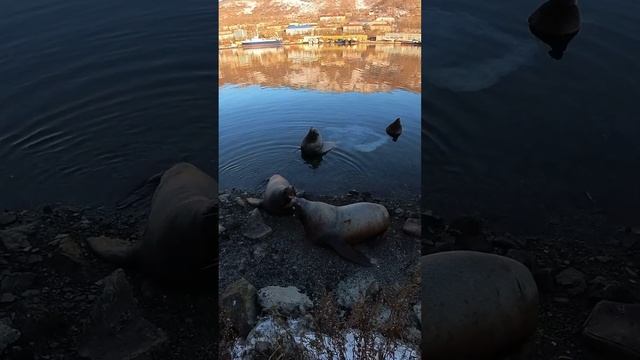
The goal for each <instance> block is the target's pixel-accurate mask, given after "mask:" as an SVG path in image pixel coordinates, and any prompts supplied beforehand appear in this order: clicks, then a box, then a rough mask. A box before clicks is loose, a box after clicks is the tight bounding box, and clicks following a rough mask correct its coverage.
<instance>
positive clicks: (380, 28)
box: [367, 21, 393, 34]
mask: <svg viewBox="0 0 640 360" xmlns="http://www.w3.org/2000/svg"><path fill="white" fill-rule="evenodd" d="M367 29H368V30H369V31H371V32H374V33H376V34H383V33H387V32H391V31H393V27H392V26H391V25H390V24H389V23H387V22H385V21H370V22H368V23H367Z"/></svg>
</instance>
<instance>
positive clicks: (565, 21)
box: [529, 0, 580, 60]
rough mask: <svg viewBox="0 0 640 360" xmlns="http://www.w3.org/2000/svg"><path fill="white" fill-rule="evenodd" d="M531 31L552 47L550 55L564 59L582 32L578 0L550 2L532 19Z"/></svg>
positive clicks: (535, 13)
mask: <svg viewBox="0 0 640 360" xmlns="http://www.w3.org/2000/svg"><path fill="white" fill-rule="evenodd" d="M529 29H530V30H531V33H532V34H534V35H535V36H536V37H537V38H538V39H540V40H542V41H543V42H544V43H546V44H547V45H549V46H550V47H551V50H550V51H549V55H550V56H551V57H552V58H554V59H556V60H560V59H562V56H563V55H564V52H565V51H566V49H567V46H568V45H569V42H571V40H572V39H573V38H574V37H575V36H576V35H577V34H578V32H579V31H580V9H579V8H578V5H577V3H576V0H549V1H547V2H546V3H544V4H542V5H541V6H540V7H539V8H538V9H537V10H536V11H535V12H534V13H533V14H532V15H531V16H530V17H529Z"/></svg>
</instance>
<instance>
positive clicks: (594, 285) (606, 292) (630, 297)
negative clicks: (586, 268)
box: [589, 276, 637, 302]
mask: <svg viewBox="0 0 640 360" xmlns="http://www.w3.org/2000/svg"><path fill="white" fill-rule="evenodd" d="M589 299H591V300H595V301H600V300H611V301H619V302H634V301H636V300H637V299H636V297H635V296H634V294H633V292H631V290H629V289H628V288H626V287H624V286H622V285H621V284H620V283H619V282H618V281H615V280H609V279H606V278H605V277H603V276H597V277H595V278H594V279H593V280H591V281H590V286H589Z"/></svg>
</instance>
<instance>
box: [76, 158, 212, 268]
mask: <svg viewBox="0 0 640 360" xmlns="http://www.w3.org/2000/svg"><path fill="white" fill-rule="evenodd" d="M217 223H218V185H217V183H216V181H215V180H214V179H213V178H211V177H210V176H209V175H207V174H205V173H204V172H202V171H201V170H200V169H198V168H197V167H195V166H193V165H191V164H188V163H178V164H176V165H174V166H172V167H171V168H170V169H168V170H167V171H165V172H164V173H163V175H162V177H161V179H160V183H159V185H158V187H157V188H156V191H155V193H154V194H153V198H152V200H151V211H150V213H149V219H148V222H147V226H146V229H145V232H144V236H143V238H142V239H141V240H140V241H138V242H137V243H135V244H133V245H131V244H130V243H129V242H126V241H122V240H118V239H110V238H106V237H97V238H89V239H87V242H88V244H89V247H90V248H91V249H92V250H93V251H94V252H95V253H96V254H97V255H98V256H100V257H102V258H103V259H105V260H107V261H109V262H112V263H115V264H118V265H121V266H132V267H135V268H137V269H139V270H140V271H142V272H144V273H147V274H150V275H154V276H156V277H158V278H160V279H163V280H180V281H182V280H183V279H184V277H185V276H189V275H191V274H195V273H201V270H203V269H204V268H208V267H213V264H214V263H215V261H216V258H217V251H216V239H217V238H216V236H217V235H216V234H217V229H216V226H217Z"/></svg>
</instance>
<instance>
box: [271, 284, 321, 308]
mask: <svg viewBox="0 0 640 360" xmlns="http://www.w3.org/2000/svg"><path fill="white" fill-rule="evenodd" d="M258 301H259V303H260V306H262V307H263V308H264V309H267V310H274V309H275V310H277V311H278V312H280V313H283V314H297V313H301V314H304V313H306V311H307V310H308V309H310V308H312V307H313V302H311V299H309V297H308V296H307V295H305V294H303V293H301V292H300V290H299V289H298V288H297V287H295V286H287V287H281V286H267V287H264V288H262V289H260V290H259V291H258Z"/></svg>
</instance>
